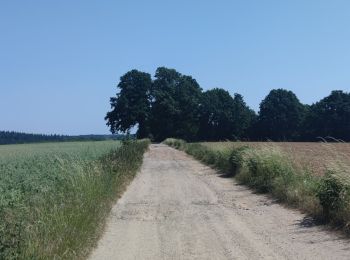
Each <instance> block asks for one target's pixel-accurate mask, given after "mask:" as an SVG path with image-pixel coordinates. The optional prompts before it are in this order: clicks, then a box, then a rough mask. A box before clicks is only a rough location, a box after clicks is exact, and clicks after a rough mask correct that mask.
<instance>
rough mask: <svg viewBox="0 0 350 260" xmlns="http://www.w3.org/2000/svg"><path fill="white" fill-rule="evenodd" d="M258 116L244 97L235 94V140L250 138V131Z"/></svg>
mask: <svg viewBox="0 0 350 260" xmlns="http://www.w3.org/2000/svg"><path fill="white" fill-rule="evenodd" d="M255 119H256V114H255V112H254V111H253V110H252V109H250V108H249V107H248V106H247V104H246V103H245V102H244V100H243V96H242V95H240V94H235V95H234V98H233V120H232V121H233V135H234V136H233V137H234V139H241V138H248V137H249V133H248V129H250V128H251V126H252V125H253V123H254V122H255Z"/></svg>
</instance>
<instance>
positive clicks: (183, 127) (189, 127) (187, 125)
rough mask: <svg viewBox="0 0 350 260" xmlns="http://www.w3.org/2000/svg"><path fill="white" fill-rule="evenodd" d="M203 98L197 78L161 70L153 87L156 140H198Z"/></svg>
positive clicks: (154, 133) (153, 123)
mask: <svg viewBox="0 0 350 260" xmlns="http://www.w3.org/2000/svg"><path fill="white" fill-rule="evenodd" d="M200 98H201V88H200V86H199V85H198V83H197V82H196V80H195V79H193V78H192V77H190V76H185V75H181V74H180V73H179V72H177V71H176V70H174V69H168V68H164V67H160V68H158V69H157V71H156V74H155V80H154V82H153V88H152V124H151V126H152V127H151V130H152V134H153V136H154V139H155V140H156V141H162V140H164V139H165V138H167V137H177V138H183V139H185V140H193V139H195V138H196V134H197V131H198V120H199V119H198V109H199V104H200Z"/></svg>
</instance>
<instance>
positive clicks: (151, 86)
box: [105, 67, 350, 141]
mask: <svg viewBox="0 0 350 260" xmlns="http://www.w3.org/2000/svg"><path fill="white" fill-rule="evenodd" d="M118 88H119V89H120V92H119V93H118V94H117V96H116V97H112V98H111V100H110V102H111V106H112V111H110V112H108V113H107V116H106V117H105V119H106V120H107V125H108V126H109V127H110V130H111V132H112V133H116V132H123V133H125V132H126V133H128V132H129V131H130V130H131V129H132V128H134V127H135V128H137V129H138V131H137V137H138V138H143V137H150V138H152V139H153V140H155V141H162V140H164V139H166V138H169V137H174V138H180V139H184V140H186V141H198V140H208V141H219V140H263V141H265V140H273V141H317V140H320V138H327V137H329V138H328V140H332V141H334V140H338V139H341V140H344V141H350V94H349V93H345V92H342V91H333V92H332V93H331V95H330V96H328V97H326V98H324V99H322V100H321V101H319V102H317V103H316V104H313V105H311V106H309V105H304V104H301V103H300V102H299V100H298V98H297V96H296V95H295V94H294V93H293V92H292V91H288V90H284V89H274V90H272V91H271V92H270V93H269V94H268V95H267V96H266V98H265V99H264V100H263V101H262V102H261V104H260V111H259V114H258V116H257V115H256V113H255V112H254V111H253V110H252V109H250V108H249V107H248V106H247V105H246V103H245V102H244V100H243V97H242V96H241V95H240V94H235V95H234V97H233V98H232V97H231V95H230V94H229V92H228V91H226V90H224V89H220V88H214V89H211V90H207V91H205V92H202V89H201V87H200V86H199V84H198V83H197V81H196V80H195V79H193V78H192V77H191V76H186V75H182V74H181V73H179V72H177V71H176V70H175V69H169V68H165V67H159V68H158V69H157V70H156V73H155V79H154V80H152V79H151V76H150V74H148V73H144V72H140V71H137V70H132V71H129V72H127V73H126V74H125V75H124V76H122V77H121V78H120V82H119V84H118Z"/></svg>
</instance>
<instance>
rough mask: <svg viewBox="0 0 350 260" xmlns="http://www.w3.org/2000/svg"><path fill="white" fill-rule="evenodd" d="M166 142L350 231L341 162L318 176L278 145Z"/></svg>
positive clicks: (348, 191)
mask: <svg viewBox="0 0 350 260" xmlns="http://www.w3.org/2000/svg"><path fill="white" fill-rule="evenodd" d="M165 143H166V144H168V145H169V146H172V147H175V148H177V149H180V150H183V151H185V152H186V153H188V154H190V155H192V156H193V157H194V158H196V159H198V160H200V161H202V162H203V163H205V164H207V165H210V166H212V167H214V168H216V169H218V170H219V171H221V172H223V173H225V174H227V175H231V176H234V177H235V179H236V180H237V181H238V182H239V183H241V184H245V185H247V186H249V187H251V188H253V189H255V190H256V191H258V192H261V193H270V194H272V195H273V196H274V197H275V198H276V199H278V200H279V201H281V202H283V203H286V204H288V205H291V206H294V207H297V208H299V209H301V210H303V211H304V212H306V213H308V214H310V215H312V216H313V217H315V218H317V219H320V220H323V221H326V222H330V223H331V224H333V225H336V226H342V227H344V230H345V231H347V232H349V226H350V184H349V182H348V181H347V179H346V178H344V176H346V173H344V171H348V169H344V168H343V167H341V165H338V167H334V166H333V167H332V170H326V172H324V174H323V175H322V176H315V175H313V174H312V173H311V172H310V171H309V170H308V169H307V168H300V167H297V166H296V165H295V164H294V163H293V160H291V159H290V157H288V156H287V155H286V154H285V153H283V152H282V151H281V150H280V149H278V147H265V148H260V149H259V148H256V147H249V146H237V147H233V146H230V148H228V149H222V150H214V149H211V148H210V147H208V146H205V145H202V144H200V143H186V142H184V141H182V140H177V139H167V140H166V141H165Z"/></svg>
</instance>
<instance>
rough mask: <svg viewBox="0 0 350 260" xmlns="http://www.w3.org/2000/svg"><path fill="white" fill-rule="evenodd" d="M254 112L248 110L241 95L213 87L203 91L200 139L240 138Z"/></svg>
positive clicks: (250, 121)
mask: <svg viewBox="0 0 350 260" xmlns="http://www.w3.org/2000/svg"><path fill="white" fill-rule="evenodd" d="M254 116H255V113H254V112H253V111H252V110H250V109H249V108H248V107H247V105H246V104H245V102H244V101H243V97H242V96H241V95H239V94H235V96H234V98H232V97H231V95H230V94H229V92H228V91H226V90H224V89H219V88H214V89H212V90H208V91H206V92H204V93H203V97H202V105H201V108H200V127H199V133H198V138H199V139H200V140H208V141H218V140H234V139H240V138H242V137H244V136H245V135H246V131H247V129H248V128H249V127H250V125H251V123H252V121H253V118H254Z"/></svg>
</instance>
